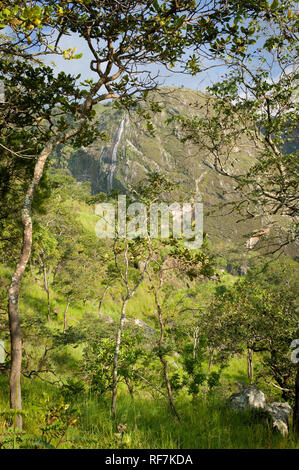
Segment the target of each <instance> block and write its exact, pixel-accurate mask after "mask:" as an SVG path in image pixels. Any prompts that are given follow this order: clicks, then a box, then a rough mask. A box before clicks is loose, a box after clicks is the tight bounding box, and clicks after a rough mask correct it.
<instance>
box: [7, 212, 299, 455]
mask: <svg viewBox="0 0 299 470" xmlns="http://www.w3.org/2000/svg"><path fill="white" fill-rule="evenodd" d="M78 218H79V220H80V221H81V223H82V225H83V226H84V227H85V229H86V230H87V231H88V232H93V230H94V223H95V216H94V214H93V212H92V210H91V209H90V208H88V206H85V205H84V204H81V206H80V211H79V212H78ZM0 276H1V277H2V278H7V279H8V278H9V276H10V270H9V269H7V268H5V267H3V266H0ZM234 280H235V278H234V277H233V276H230V275H228V274H223V279H222V282H223V283H224V284H230V283H231V282H234ZM214 289H215V283H213V282H212V281H209V282H207V283H206V284H205V285H202V294H201V300H202V302H203V304H204V303H205V301H206V299H207V298H208V297H209V295H210V294H211V293H212V292H213V291H214ZM64 307H65V299H64V298H63V297H62V296H61V295H59V294H58V293H57V292H56V291H55V290H53V289H51V309H52V312H53V311H54V308H56V309H58V315H57V317H56V318H53V319H52V320H51V323H50V327H51V329H58V330H59V331H61V330H62V327H63V312H64ZM97 309H98V307H97V301H94V302H91V301H87V303H86V305H85V307H84V306H83V303H82V302H76V303H73V304H71V306H70V309H69V315H68V317H69V326H71V325H76V324H77V323H78V322H79V321H80V320H81V319H82V318H83V315H84V314H85V313H86V312H88V313H93V314H97V311H98V310H97ZM153 311H154V304H153V299H152V297H151V296H150V295H149V293H148V289H147V285H146V283H145V284H144V285H142V286H141V287H140V289H139V291H137V294H136V297H135V298H133V299H131V300H130V303H129V306H128V316H131V317H138V318H140V319H143V320H145V321H146V322H147V323H148V324H150V325H151V326H152V327H153V328H155V320H154V315H153ZM20 312H21V313H22V312H26V313H27V314H29V315H36V314H38V315H39V316H42V317H44V318H46V315H47V306H46V294H45V292H44V290H43V288H42V282H41V281H39V280H35V281H33V279H32V277H31V275H30V274H29V273H28V274H27V276H26V277H25V279H24V284H23V289H22V295H21V303H20ZM102 313H105V314H108V315H110V316H111V317H112V318H113V319H114V320H117V319H118V316H119V303H118V299H117V298H114V296H113V292H112V293H109V294H108V295H107V297H106V298H105V301H104V303H103V307H102ZM7 346H8V345H7ZM81 354H82V348H81V347H79V348H73V347H71V346H67V347H65V348H64V349H63V350H62V351H61V353H60V355H57V364H58V375H59V376H60V377H62V378H64V379H66V378H67V377H70V376H72V370H73V369H75V368H76V367H75V366H76V365H77V363H78V361H79V360H80V358H81ZM22 381H23V400H24V410H25V412H26V418H25V430H26V431H27V432H30V433H33V434H38V433H39V432H40V426H41V421H42V415H43V412H44V410H43V404H42V401H41V397H44V396H45V395H46V396H48V397H49V398H50V400H55V399H58V398H59V388H57V387H55V386H51V385H50V384H48V383H45V382H42V381H40V380H39V379H27V378H25V377H24V378H23V379H22ZM238 381H242V382H245V383H246V381H247V377H246V360H245V358H243V357H235V358H234V359H233V360H232V361H231V363H230V365H229V367H228V368H227V369H225V371H224V374H223V377H222V383H221V387H219V388H218V389H216V390H215V392H213V393H212V394H208V395H206V394H205V393H204V392H203V393H202V396H200V397H198V398H197V399H195V400H193V401H192V400H191V398H190V397H188V396H187V395H186V394H185V393H182V392H181V393H180V395H179V396H178V397H177V399H176V402H177V406H178V410H179V412H180V414H181V418H182V420H181V423H180V424H178V423H177V422H176V421H174V419H173V418H172V416H171V415H170V412H169V408H168V404H167V402H166V401H165V399H164V398H162V399H161V397H160V396H158V395H157V394H155V393H154V394H153V395H151V394H150V393H149V392H137V394H136V398H135V399H134V400H133V401H132V399H131V398H130V397H129V395H128V393H127V391H126V390H125V389H122V388H121V387H120V397H119V401H118V409H117V419H116V420H115V422H114V423H113V422H112V421H111V419H110V411H109V410H110V403H109V395H108V396H106V397H105V398H103V399H97V398H96V397H94V396H92V395H84V394H82V395H79V397H77V398H74V399H72V403H73V404H75V405H76V406H77V408H78V409H79V410H80V419H79V424H78V426H77V427H74V428H71V429H70V430H69V431H68V434H67V441H66V442H65V443H64V444H63V445H62V447H95V448H97V447H98V448H99V447H100V448H117V447H127V448H290V447H294V445H295V444H294V442H293V438H292V436H290V437H289V438H288V439H285V438H282V437H281V436H279V435H275V434H273V433H272V431H271V429H270V428H269V427H268V426H267V425H265V424H262V423H261V422H260V423H259V422H258V418H254V419H253V418H252V416H251V417H250V416H249V415H246V414H245V415H239V414H235V413H232V412H231V411H230V410H228V409H227V407H226V404H225V399H226V397H227V396H228V395H229V394H230V393H231V392H233V391H236V388H235V384H236V382H238ZM8 406H9V402H8V377H7V376H6V375H5V374H4V373H1V372H0V413H1V412H2V411H3V410H5V409H8ZM3 420H4V418H1V415H0V425H1V421H3ZM119 423H122V424H127V430H126V432H125V434H124V436H123V440H122V441H120V439H119V437H117V435H116V433H117V430H116V426H117V424H119Z"/></svg>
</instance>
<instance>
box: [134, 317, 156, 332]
mask: <svg viewBox="0 0 299 470" xmlns="http://www.w3.org/2000/svg"><path fill="white" fill-rule="evenodd" d="M134 323H135V325H137V326H140V327H141V328H144V329H145V330H146V332H147V333H148V334H149V335H153V334H154V333H155V332H154V330H153V329H152V328H151V327H150V326H149V325H148V324H147V323H145V321H143V320H140V319H139V318H135V320H134Z"/></svg>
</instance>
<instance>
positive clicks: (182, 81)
mask: <svg viewBox="0 0 299 470" xmlns="http://www.w3.org/2000/svg"><path fill="white" fill-rule="evenodd" d="M60 47H61V48H62V49H63V50H65V49H68V48H74V47H77V50H76V54H78V53H82V54H83V56H82V58H81V59H76V60H65V59H64V58H63V57H62V56H57V55H53V56H51V55H48V56H46V57H45V63H46V64H49V65H50V64H51V63H52V61H53V62H54V63H55V68H56V70H57V71H65V72H67V73H71V74H72V75H78V74H81V79H82V80H85V79H90V78H92V77H94V78H95V79H96V78H97V75H96V74H95V73H93V72H92V71H91V70H90V66H89V64H90V60H91V58H92V57H91V53H90V51H89V49H88V46H87V44H86V41H85V40H84V39H82V38H80V37H79V36H78V35H76V34H73V35H72V36H64V38H63V39H62V41H61V43H60ZM147 69H148V70H150V71H151V72H152V73H153V75H155V74H156V73H158V74H159V82H160V84H161V85H162V84H163V85H165V86H182V85H183V86H185V87H186V88H191V89H194V90H201V91H204V90H205V88H206V87H207V86H208V85H211V83H212V82H215V80H216V79H217V78H220V75H221V69H218V68H213V69H211V70H209V71H207V72H203V73H201V74H198V75H196V76H192V75H190V74H182V73H175V72H172V71H169V70H167V69H166V68H165V67H163V66H162V65H160V64H157V65H154V64H152V65H150V66H147ZM222 72H223V69H222Z"/></svg>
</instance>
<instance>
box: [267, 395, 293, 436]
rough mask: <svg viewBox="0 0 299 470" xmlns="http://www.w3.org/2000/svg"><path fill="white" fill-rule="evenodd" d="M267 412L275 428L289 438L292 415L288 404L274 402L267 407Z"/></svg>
mask: <svg viewBox="0 0 299 470" xmlns="http://www.w3.org/2000/svg"><path fill="white" fill-rule="evenodd" d="M265 411H266V412H267V413H268V414H269V415H270V417H271V419H272V426H273V428H274V429H276V430H277V431H279V432H280V433H281V434H282V435H283V436H287V434H288V432H289V419H290V416H291V413H292V408H291V407H290V405H289V404H288V403H279V402H274V403H271V405H269V406H266V408H265Z"/></svg>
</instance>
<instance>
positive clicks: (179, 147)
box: [58, 87, 254, 248]
mask: <svg viewBox="0 0 299 470" xmlns="http://www.w3.org/2000/svg"><path fill="white" fill-rule="evenodd" d="M152 98H153V97H152ZM154 100H155V101H156V102H157V103H159V104H161V105H163V111H162V112H161V113H157V114H156V115H155V116H154V117H153V121H152V122H153V125H154V127H155V137H152V135H151V134H150V133H149V132H148V131H147V130H146V126H145V123H144V122H143V121H141V120H140V118H138V116H136V114H134V113H125V112H123V111H120V110H117V109H115V108H114V107H113V104H112V103H107V104H105V105H100V106H99V107H98V108H97V112H98V114H99V115H100V118H101V126H100V127H101V130H105V132H106V133H107V134H108V135H109V137H110V141H109V142H103V141H101V140H98V141H96V142H94V143H93V144H92V145H91V146H89V147H86V148H85V147H82V148H81V149H80V150H77V151H72V150H71V149H68V148H67V147H65V148H63V149H62V150H61V155H59V156H58V158H59V159H62V160H63V154H64V156H66V157H67V160H66V161H67V163H66V164H67V166H68V168H69V169H70V171H71V173H72V174H73V176H74V177H75V178H76V179H77V180H78V181H89V182H90V183H91V188H92V193H93V194H95V193H97V192H100V191H104V192H107V193H109V192H110V191H111V189H118V190H121V191H124V192H125V191H126V190H127V188H128V187H130V186H134V183H136V182H137V181H139V180H140V179H142V178H143V177H144V176H145V175H146V173H147V172H148V171H149V170H151V171H153V170H157V171H159V172H161V173H163V174H167V176H168V178H170V179H171V180H172V181H177V182H178V184H180V186H181V187H182V188H184V190H185V191H186V193H190V195H191V193H193V194H194V193H195V194H197V196H198V197H201V200H202V201H203V204H204V212H205V227H204V230H206V231H207V232H209V235H210V237H211V238H212V239H213V240H214V241H216V240H217V244H218V246H219V248H220V247H221V246H227V244H229V245H230V244H231V242H232V241H233V240H234V239H235V238H236V237H237V238H238V239H239V240H242V232H243V233H246V232H248V231H250V228H249V227H248V224H247V225H246V224H245V226H244V227H243V229H242V227H241V226H240V225H236V224H235V223H234V222H232V220H233V216H231V215H229V216H225V215H224V212H221V211H218V213H217V214H214V215H213V216H211V217H208V216H207V213H208V211H209V210H210V209H211V207H212V206H215V205H216V206H217V205H220V203H223V202H225V201H227V200H228V198H229V197H233V193H234V187H233V183H232V181H231V180H230V179H229V178H226V177H223V176H220V175H219V174H218V173H217V172H216V171H215V170H214V168H213V166H212V164H211V160H210V157H209V155H205V154H202V153H200V152H199V151H198V149H197V148H196V146H194V145H192V144H190V143H182V142H181V135H180V129H179V127H178V126H177V125H176V124H170V125H167V124H166V120H167V119H168V118H170V117H172V116H174V115H175V114H177V115H179V114H182V115H185V116H190V115H192V114H194V113H195V112H200V105H201V104H204V101H205V96H204V95H203V94H202V93H200V92H196V91H193V90H189V89H186V88H183V87H181V88H168V87H167V88H163V89H161V91H160V92H159V94H158V93H155V96H154ZM194 103H198V106H197V107H196V108H195V107H194ZM253 158H254V156H253V155H251V154H250V150H249V146H248V151H246V146H245V150H244V146H242V152H241V151H240V150H239V149H238V148H235V149H234V154H233V155H232V159H233V160H234V163H235V166H236V165H238V166H239V167H245V166H247V165H248V164H249V163H250V162H252V161H253ZM242 243H243V244H244V241H243V240H242Z"/></svg>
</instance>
